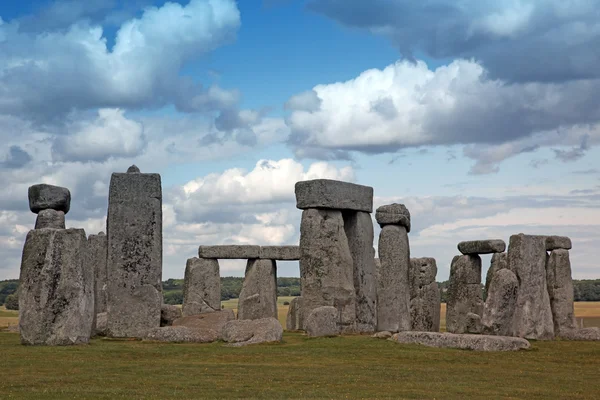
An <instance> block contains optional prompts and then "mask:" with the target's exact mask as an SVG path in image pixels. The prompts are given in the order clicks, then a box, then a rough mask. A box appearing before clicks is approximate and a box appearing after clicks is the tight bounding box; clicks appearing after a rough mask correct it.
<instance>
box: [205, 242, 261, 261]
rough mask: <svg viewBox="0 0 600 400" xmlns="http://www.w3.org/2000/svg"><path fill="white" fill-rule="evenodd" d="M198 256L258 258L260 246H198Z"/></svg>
mask: <svg viewBox="0 0 600 400" xmlns="http://www.w3.org/2000/svg"><path fill="white" fill-rule="evenodd" d="M198 257H199V258H220V259H224V260H225V259H230V260H233V259H251V258H260V246H254V245H230V244H226V245H218V246H200V247H199V248H198Z"/></svg>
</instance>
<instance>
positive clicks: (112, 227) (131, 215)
mask: <svg viewBox="0 0 600 400" xmlns="http://www.w3.org/2000/svg"><path fill="white" fill-rule="evenodd" d="M107 236H108V276H109V280H108V297H107V311H108V332H109V336H112V337H145V335H146V334H147V332H148V331H149V330H150V329H152V328H158V327H159V326H160V314H161V312H160V310H161V305H162V301H163V295H162V282H161V281H162V256H163V251H162V187H161V179H160V175H159V174H145V173H113V174H112V177H111V180H110V189H109V199H108V217H107Z"/></svg>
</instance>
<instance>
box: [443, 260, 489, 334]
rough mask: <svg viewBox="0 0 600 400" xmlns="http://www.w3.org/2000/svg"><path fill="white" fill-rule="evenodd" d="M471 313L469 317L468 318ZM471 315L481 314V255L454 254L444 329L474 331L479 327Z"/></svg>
mask: <svg viewBox="0 0 600 400" xmlns="http://www.w3.org/2000/svg"><path fill="white" fill-rule="evenodd" d="M469 314H471V318H469ZM472 315H477V316H479V317H481V316H482V315H483V294H482V291H481V257H479V255H477V254H469V255H462V256H455V257H454V259H453V260H452V264H451V265H450V283H449V287H448V303H447V304H446V330H447V331H448V332H450V333H476V332H474V331H478V330H479V328H478V327H477V326H473V325H472V324H470V323H469V322H473V321H474V318H473V317H472Z"/></svg>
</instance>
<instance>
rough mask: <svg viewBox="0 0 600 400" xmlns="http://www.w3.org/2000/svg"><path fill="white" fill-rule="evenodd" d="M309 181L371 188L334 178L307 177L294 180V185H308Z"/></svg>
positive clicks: (371, 188)
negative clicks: (301, 179) (302, 179)
mask: <svg viewBox="0 0 600 400" xmlns="http://www.w3.org/2000/svg"><path fill="white" fill-rule="evenodd" d="M311 183H325V184H332V185H348V186H357V187H360V188H365V189H370V190H373V187H372V186H367V185H361V184H359V183H353V182H347V181H339V180H336V179H307V180H304V181H298V182H296V184H295V186H296V187H297V186H298V185H308V184H311Z"/></svg>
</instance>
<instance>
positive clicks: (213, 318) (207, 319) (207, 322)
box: [173, 309, 235, 339]
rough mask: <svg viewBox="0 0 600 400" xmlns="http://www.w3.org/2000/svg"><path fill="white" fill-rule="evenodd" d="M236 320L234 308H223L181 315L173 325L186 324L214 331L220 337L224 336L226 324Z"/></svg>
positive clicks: (186, 325) (190, 326)
mask: <svg viewBox="0 0 600 400" xmlns="http://www.w3.org/2000/svg"><path fill="white" fill-rule="evenodd" d="M234 320H235V314H234V312H233V310H230V309H228V310H222V311H215V312H207V313H203V314H198V315H190V316H188V317H181V318H179V319H176V320H175V321H173V326H185V327H187V328H190V329H195V330H201V331H202V330H204V331H206V330H208V331H214V332H216V334H217V337H218V338H219V339H221V338H222V335H221V332H222V330H223V327H224V326H225V324H227V323H228V322H229V321H234Z"/></svg>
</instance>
